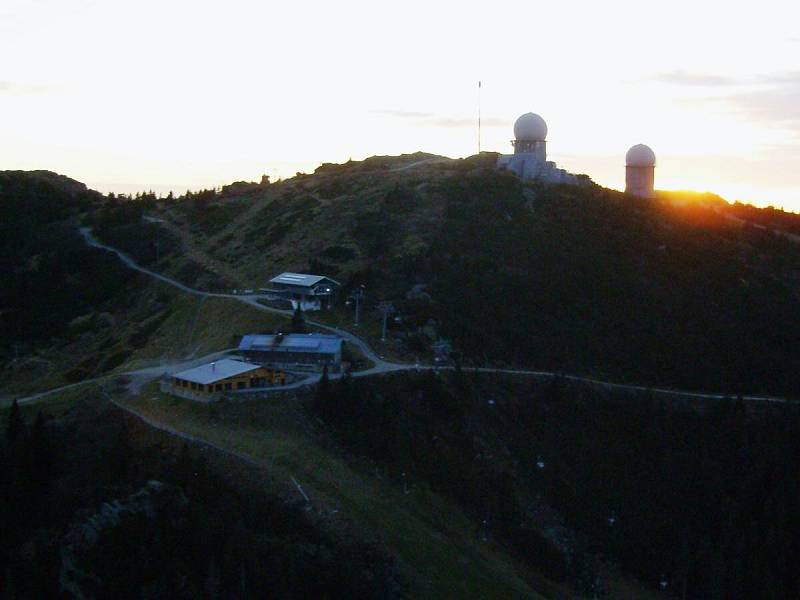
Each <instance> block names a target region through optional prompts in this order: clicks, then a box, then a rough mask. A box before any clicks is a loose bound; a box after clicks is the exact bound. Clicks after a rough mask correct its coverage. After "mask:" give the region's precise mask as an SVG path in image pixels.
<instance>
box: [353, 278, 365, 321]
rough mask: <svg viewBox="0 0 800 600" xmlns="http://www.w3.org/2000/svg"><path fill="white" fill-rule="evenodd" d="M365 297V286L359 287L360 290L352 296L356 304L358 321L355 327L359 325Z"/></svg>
mask: <svg viewBox="0 0 800 600" xmlns="http://www.w3.org/2000/svg"><path fill="white" fill-rule="evenodd" d="M364 295H365V291H364V286H363V285H360V286H358V289H357V290H356V291H355V292H353V293H352V294H351V295H350V298H351V299H352V300H353V302H355V303H356V320H355V322H354V323H353V325H358V320H359V316H360V315H361V301H362V300H363V299H364Z"/></svg>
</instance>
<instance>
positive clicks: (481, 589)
mask: <svg viewBox="0 0 800 600" xmlns="http://www.w3.org/2000/svg"><path fill="white" fill-rule="evenodd" d="M130 405H131V406H132V407H133V408H135V409H136V410H138V411H141V412H143V413H144V414H146V415H147V416H148V417H149V418H152V419H154V420H156V421H158V422H160V423H163V424H165V425H168V426H170V427H175V428H178V429H180V430H181V431H184V432H186V433H189V434H191V435H195V436H198V437H200V438H201V439H204V440H207V441H209V442H211V443H213V444H216V445H219V446H221V447H224V448H226V449H229V450H232V451H235V452H238V453H241V454H244V455H246V456H247V457H248V458H249V459H252V460H254V461H256V462H257V463H258V464H259V465H261V466H263V467H264V468H265V469H266V470H267V472H268V473H269V474H270V477H271V479H272V480H273V481H274V483H273V484H272V485H274V486H277V487H278V489H284V490H285V489H286V488H287V487H288V488H289V489H290V490H291V487H292V484H291V479H290V478H291V477H294V478H295V479H296V480H297V481H298V482H299V483H300V484H301V485H302V486H303V489H304V490H305V491H306V493H307V494H308V495H309V496H310V498H311V501H312V506H313V507H314V509H315V510H316V511H322V512H326V513H330V512H331V511H334V510H335V511H338V512H337V513H336V515H337V516H336V519H337V520H343V521H345V522H347V523H349V524H350V525H351V526H353V527H355V528H356V530H357V531H358V532H359V535H361V536H364V537H365V538H366V539H375V540H380V543H381V544H382V545H383V546H385V547H386V549H387V550H388V551H389V552H390V553H391V554H392V555H394V556H398V557H399V558H400V559H401V562H400V568H401V572H402V573H403V574H404V576H405V577H406V578H407V579H408V580H409V585H410V586H411V588H412V594H411V595H412V597H414V598H437V599H438V598H446V597H480V598H536V597H538V596H537V595H536V594H534V593H533V592H532V590H531V589H530V587H528V586H529V584H527V583H526V582H525V580H524V579H525V577H524V576H522V575H521V574H519V573H518V570H517V568H516V566H515V565H514V562H513V561H511V560H509V558H508V557H507V556H506V555H505V554H504V553H503V551H502V550H501V549H499V548H498V547H497V546H496V545H495V544H493V543H485V542H482V541H481V540H480V537H479V536H478V533H477V532H476V529H475V525H474V524H473V523H472V522H471V520H470V519H468V518H467V517H466V516H465V515H464V514H463V513H462V512H461V511H460V510H459V509H458V508H457V507H456V506H454V505H452V504H450V503H448V502H447V501H445V500H444V499H443V498H441V497H440V496H439V495H437V494H435V493H433V492H431V491H430V490H429V489H428V488H427V486H415V487H414V489H413V492H412V493H409V494H404V492H403V488H402V485H400V484H398V483H397V482H396V481H387V480H385V479H384V478H382V477H376V476H375V474H374V472H373V471H372V469H371V468H370V466H369V465H368V464H361V463H359V462H356V463H352V462H350V461H348V460H347V459H346V458H344V457H342V456H340V455H339V453H338V452H337V451H336V449H335V448H329V447H327V446H326V444H325V442H324V437H323V439H319V437H318V434H317V433H315V432H314V433H311V432H313V431H314V429H315V428H314V426H313V423H314V421H313V420H312V419H308V417H307V416H306V415H305V413H304V411H303V410H302V408H301V405H300V404H299V403H298V401H297V400H293V399H291V397H282V398H280V399H277V398H276V401H274V402H259V403H243V402H241V403H240V402H237V403H222V404H219V403H218V404H215V405H213V406H210V407H208V406H202V405H198V404H196V403H192V402H187V401H183V400H178V399H174V398H170V397H166V396H162V395H158V394H153V393H145V394H143V395H142V396H141V397H139V398H138V399H136V400H135V401H131V403H130ZM294 494H295V495H296V494H297V492H296V490H294ZM537 580H541V582H545V581H546V580H545V579H544V578H542V577H537ZM542 584H544V583H542ZM549 585H550V586H552V589H554V590H559V587H558V586H556V585H553V584H549ZM559 593H560V594H562V596H561V597H566V598H568V597H573V596H571V595H570V594H569V593H568V592H567V591H566V590H561V591H560V592H559Z"/></svg>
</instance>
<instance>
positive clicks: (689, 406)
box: [310, 371, 800, 600]
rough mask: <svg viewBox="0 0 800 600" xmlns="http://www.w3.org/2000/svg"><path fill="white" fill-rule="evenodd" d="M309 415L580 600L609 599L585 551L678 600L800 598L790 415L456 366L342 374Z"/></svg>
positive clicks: (791, 407) (789, 408)
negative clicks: (582, 597) (573, 589)
mask: <svg viewBox="0 0 800 600" xmlns="http://www.w3.org/2000/svg"><path fill="white" fill-rule="evenodd" d="M310 404H311V405H312V407H313V410H314V412H315V414H318V415H319V416H320V417H321V418H322V419H324V421H325V424H326V426H328V427H329V428H330V429H331V430H332V431H333V434H334V436H335V439H336V440H337V441H338V442H340V443H341V444H343V445H344V446H345V447H346V448H347V449H348V450H350V451H351V452H353V453H356V454H357V455H360V456H363V457H366V458H369V459H371V460H373V461H375V462H376V463H377V465H378V466H379V467H380V468H381V469H382V470H383V472H384V473H385V474H386V475H387V476H388V477H389V478H390V479H393V480H394V481H397V482H405V483H406V484H410V485H414V486H416V485H421V486H430V488H432V490H433V491H434V492H436V493H438V494H441V495H442V496H444V497H445V498H448V499H450V500H451V501H453V502H455V503H456V504H458V505H459V506H460V507H461V508H462V510H463V511H464V512H465V514H466V515H467V516H468V517H470V518H471V519H472V520H473V522H475V523H481V522H482V521H485V531H486V534H487V535H488V536H491V537H492V538H493V539H495V540H496V541H497V542H499V543H502V544H503V545H504V546H505V547H507V548H508V549H509V550H510V551H512V552H515V553H516V555H517V558H518V560H520V561H523V562H524V563H526V564H527V565H528V566H529V567H532V568H538V569H540V570H541V571H542V572H544V573H547V574H548V576H549V577H551V578H558V579H562V580H563V581H567V582H569V583H570V584H571V585H573V586H577V587H578V588H580V589H582V590H584V591H585V592H586V593H587V595H589V594H591V595H594V594H601V595H605V596H607V597H610V598H619V597H623V596H621V595H620V593H619V590H616V591H615V590H614V589H612V588H611V586H613V585H615V584H614V581H613V579H607V578H606V573H607V568H606V567H605V566H604V565H603V564H602V562H601V561H599V560H598V555H602V556H606V557H613V558H614V559H615V560H616V561H619V563H620V564H621V565H622V566H623V567H624V568H625V569H626V570H627V571H628V572H630V573H633V574H635V575H636V576H637V577H639V578H640V580H641V581H643V582H647V584H648V586H649V587H651V588H656V586H657V584H658V582H659V581H660V580H661V579H662V578H663V579H664V580H665V581H666V582H667V585H668V586H669V588H670V590H673V591H675V592H676V593H678V594H681V593H683V594H684V597H686V598H692V599H720V600H722V599H726V598H770V599H783V598H785V599H786V600H789V599H791V598H795V597H797V595H798V593H800V576H798V572H797V570H796V569H795V568H793V565H792V562H791V558H790V557H792V556H794V555H795V554H796V552H797V551H798V540H800V530H799V529H798V527H799V525H798V522H797V519H796V518H795V515H796V513H797V510H798V509H800V485H799V484H800V478H798V473H800V441H798V436H797V431H798V430H800V406H798V405H796V404H786V405H765V404H764V403H753V404H746V403H744V402H742V401H735V400H733V399H729V400H726V401H711V402H699V401H692V402H686V403H681V402H672V403H671V404H666V403H664V402H663V401H659V400H654V399H653V398H652V397H651V396H650V395H649V394H647V393H636V394H634V393H619V392H615V393H610V392H606V391H602V390H597V389H592V388H589V387H587V386H583V385H579V384H569V383H567V382H565V381H563V380H560V379H558V378H556V379H552V380H549V381H547V380H545V381H541V380H526V379H525V378H509V377H500V378H498V377H496V376H489V375H481V376H477V375H473V374H468V373H464V372H461V371H456V372H455V373H449V374H447V375H445V376H437V375H436V374H434V373H432V372H428V373H426V374H422V375H409V374H397V375H392V376H388V377H382V378H374V379H371V380H368V381H367V380H359V379H353V380H349V379H347V378H346V379H342V380H339V381H337V382H332V383H331V384H330V386H328V388H327V389H324V388H320V390H319V393H318V394H317V395H316V396H315V397H314V399H313V402H311V403H310ZM465 457H468V458H465ZM553 509H555V510H556V511H557V513H554V512H553ZM555 515H561V516H563V517H564V519H565V521H564V522H562V521H561V519H560V518H559V517H557V516H555ZM564 523H566V526H565V525H564ZM683 590H685V592H682V591H683ZM546 595H547V594H546ZM625 597H629V596H625Z"/></svg>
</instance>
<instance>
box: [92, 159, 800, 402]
mask: <svg viewBox="0 0 800 600" xmlns="http://www.w3.org/2000/svg"><path fill="white" fill-rule="evenodd" d="M494 160H495V156H494V155H491V154H484V155H481V156H480V157H472V158H470V159H466V160H459V161H456V160H450V159H444V158H441V157H432V156H429V155H419V156H417V155H409V156H404V157H397V158H389V157H375V158H372V159H367V160H365V161H361V162H350V163H346V164H343V165H323V166H322V167H320V168H319V169H317V171H316V172H315V173H314V174H312V175H298V176H297V177H294V178H292V179H290V180H287V181H282V182H276V183H273V184H269V185H264V184H250V185H246V184H236V185H233V186H228V187H227V188H225V189H224V190H223V191H222V192H214V191H205V192H200V193H197V194H194V195H191V196H189V197H187V198H183V199H181V200H178V201H174V202H165V201H158V202H156V201H155V200H152V201H147V202H141V204H140V205H138V206H137V210H139V211H140V214H144V215H146V216H148V217H149V221H148V222H143V223H140V224H135V223H133V222H132V220H131V219H127V220H125V225H123V226H117V227H107V228H105V229H103V228H101V229H100V234H101V235H103V236H105V237H104V239H107V240H110V241H111V242H114V243H116V244H118V245H120V246H122V247H124V248H127V249H128V250H129V251H130V252H132V253H134V254H136V253H137V252H138V253H139V256H140V257H141V258H142V259H143V260H144V261H155V259H156V256H154V246H153V243H154V241H155V240H156V236H158V239H159V243H160V246H161V250H160V257H158V258H159V260H160V267H159V268H161V269H162V270H164V271H165V272H168V273H171V274H172V275H174V276H176V277H177V278H179V279H181V280H183V281H186V282H188V283H190V284H195V285H198V286H201V287H203V286H205V287H207V288H210V289H211V288H215V289H230V288H243V287H244V288H252V289H257V288H258V287H261V286H263V285H265V283H266V281H267V280H268V279H269V277H270V276H272V275H274V274H276V273H278V272H281V271H284V270H300V271H311V272H321V273H325V274H327V275H330V276H333V277H336V278H338V279H339V280H341V281H342V282H343V283H344V285H345V290H344V294H346V293H347V290H348V289H349V288H352V286H354V285H356V284H365V285H366V286H367V290H368V306H372V307H374V306H375V305H376V304H377V302H378V301H380V300H391V301H392V302H393V303H394V304H395V306H396V307H397V309H398V311H399V313H400V314H401V315H404V316H405V317H407V318H406V320H405V324H404V325H403V326H402V327H401V330H400V331H397V332H396V334H395V335H394V336H393V344H394V346H391V344H390V346H391V347H389V348H387V349H391V348H394V349H395V350H396V351H398V352H401V353H402V352H405V354H406V355H408V356H413V355H415V354H416V355H420V354H422V355H425V354H426V352H428V351H429V348H430V345H431V343H432V342H433V341H434V340H436V339H437V338H438V337H440V336H441V337H443V338H445V339H448V340H450V341H451V342H452V343H453V344H454V346H455V349H456V351H457V352H458V354H459V355H460V356H461V360H462V361H463V362H464V363H465V364H487V363H488V364H506V365H517V366H530V367H534V368H542V369H548V370H562V371H565V372H575V373H582V374H588V375H595V376H601V377H608V378H614V379H618V380H622V381H631V382H637V383H643V384H646V385H672V386H678V387H684V388H692V389H706V390H718V391H722V392H725V393H731V394H737V393H745V392H747V393H772V394H784V395H786V394H788V395H796V394H797V393H798V392H800V375H798V373H800V348H798V346H797V344H795V343H792V340H794V339H798V337H800V310H798V307H799V306H800V303H799V301H798V298H800V295H799V292H798V289H800V246H798V244H797V243H796V239H794V238H792V237H791V235H787V234H786V233H775V232H773V231H772V230H770V229H768V228H766V227H765V226H764V225H762V224H761V222H760V221H763V222H765V223H780V224H781V225H782V226H784V227H783V231H784V232H790V231H792V227H793V226H795V225H794V223H795V222H796V221H797V220H798V218H797V217H796V216H793V215H791V214H789V213H783V214H782V215H779V218H777V219H776V217H775V215H774V214H772V213H770V211H769V210H768V209H766V210H760V211H759V209H748V210H747V211H745V212H746V213H747V214H745V212H743V209H742V208H741V205H734V206H731V205H728V204H727V203H725V202H724V201H722V200H721V199H719V198H717V197H714V196H713V195H698V194H689V193H665V194H662V195H661V197H660V198H659V199H657V200H656V201H652V202H647V201H642V200H638V199H636V198H632V197H627V196H625V195H624V194H621V193H618V192H614V191H611V190H607V189H603V188H600V187H598V186H594V185H586V186H583V187H574V186H560V187H559V186H542V185H535V184H526V185H522V184H521V183H520V182H519V181H518V180H517V179H515V178H514V177H513V176H510V175H505V174H498V173H496V172H495V171H494V170H493V168H492V165H493V164H494ZM118 210H122V208H120V209H118ZM125 210H133V209H132V208H129V204H126V205H125ZM773 212H774V211H773ZM752 214H755V215H757V216H756V217H753V218H752V219H751V217H752ZM743 215H744V216H747V217H748V219H746V220H744V217H743ZM758 215H763V218H761V219H759V217H758ZM751 220H754V221H755V222H751ZM126 240H127V245H126ZM148 240H149V242H147V241H148ZM143 244H145V245H146V247H144V248H141V247H137V246H142V245H143ZM412 290H416V291H417V293H416V294H410V293H411V292H412ZM420 292H421V293H420ZM410 295H413V298H411V297H410ZM343 315H344V313H341V314H338V316H337V315H336V314H335V315H332V316H331V317H330V318H338V319H339V320H340V321H341V320H343ZM369 318H371V319H372V321H373V323H376V322H377V320H378V316H377V313H374V312H373V313H371V317H370V314H368V319H369Z"/></svg>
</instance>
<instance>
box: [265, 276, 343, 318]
mask: <svg viewBox="0 0 800 600" xmlns="http://www.w3.org/2000/svg"><path fill="white" fill-rule="evenodd" d="M269 282H270V284H271V285H272V289H270V290H266V291H268V292H272V293H273V294H275V295H276V296H278V297H281V298H286V299H287V300H289V301H290V302H291V303H292V308H296V307H297V305H298V304H299V305H300V308H302V309H303V310H320V309H321V308H328V307H330V305H331V302H332V300H333V296H334V294H335V293H336V289H337V288H339V287H340V286H341V284H340V283H339V282H338V281H336V280H335V279H332V278H331V277H327V276H325V275H311V274H309V273H291V272H287V273H281V274H280V275H277V276H276V277H273V278H272V279H270V280H269Z"/></svg>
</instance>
